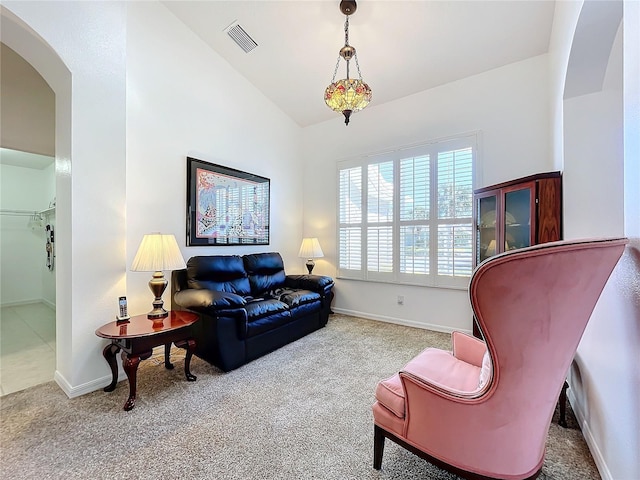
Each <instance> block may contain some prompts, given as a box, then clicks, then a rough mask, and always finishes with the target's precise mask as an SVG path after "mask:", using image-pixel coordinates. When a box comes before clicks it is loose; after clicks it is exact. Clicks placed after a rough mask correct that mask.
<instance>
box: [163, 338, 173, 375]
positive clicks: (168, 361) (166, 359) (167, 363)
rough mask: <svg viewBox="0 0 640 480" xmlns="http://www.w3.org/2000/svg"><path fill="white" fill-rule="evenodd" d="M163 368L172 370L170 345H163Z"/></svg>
mask: <svg viewBox="0 0 640 480" xmlns="http://www.w3.org/2000/svg"><path fill="white" fill-rule="evenodd" d="M164 368H166V369H167V370H173V363H171V343H165V344H164Z"/></svg>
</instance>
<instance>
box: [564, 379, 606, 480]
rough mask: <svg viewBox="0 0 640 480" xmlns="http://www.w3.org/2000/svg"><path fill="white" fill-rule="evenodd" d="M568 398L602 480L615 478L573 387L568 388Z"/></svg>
mask: <svg viewBox="0 0 640 480" xmlns="http://www.w3.org/2000/svg"><path fill="white" fill-rule="evenodd" d="M567 399H568V400H569V403H570V404H571V408H572V409H573V413H574V414H575V416H576V420H577V421H578V425H579V426H580V430H582V436H583V437H584V440H585V441H586V442H587V446H588V447H589V451H590V452H591V456H592V457H593V461H594V462H595V464H596V467H597V468H598V472H599V473H600V476H601V477H602V480H613V476H612V475H611V471H610V470H609V467H608V466H607V462H606V461H605V459H604V456H603V455H602V452H601V451H600V448H599V447H598V442H596V439H595V437H594V436H593V434H592V433H591V429H590V428H589V422H587V420H586V418H585V415H584V408H583V407H582V405H580V403H579V402H578V399H577V398H576V396H575V395H574V394H573V391H572V390H571V388H569V389H568V390H567Z"/></svg>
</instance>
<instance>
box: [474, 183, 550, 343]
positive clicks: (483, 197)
mask: <svg viewBox="0 0 640 480" xmlns="http://www.w3.org/2000/svg"><path fill="white" fill-rule="evenodd" d="M473 203H474V211H473V222H474V225H475V228H474V256H473V258H474V267H475V266H477V265H478V264H479V263H481V262H482V261H483V260H485V259H487V258H489V257H492V256H493V255H496V254H498V253H502V252H505V251H507V250H514V249H517V248H523V247H528V246H531V245H536V244H538V243H545V242H553V241H556V240H561V239H562V174H561V173H560V172H549V173H541V174H538V175H531V176H529V177H524V178H519V179H517V180H512V181H510V182H504V183H500V184H497V185H491V186H489V187H484V188H480V189H478V190H475V191H474V192H473ZM473 333H474V335H476V336H479V331H478V330H477V327H476V325H475V322H474V324H473Z"/></svg>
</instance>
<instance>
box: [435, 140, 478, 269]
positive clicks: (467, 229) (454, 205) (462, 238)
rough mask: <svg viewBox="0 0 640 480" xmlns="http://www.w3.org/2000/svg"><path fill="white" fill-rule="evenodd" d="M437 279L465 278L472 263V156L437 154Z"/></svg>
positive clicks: (454, 152) (453, 152) (467, 152)
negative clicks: (444, 277) (439, 276)
mask: <svg viewBox="0 0 640 480" xmlns="http://www.w3.org/2000/svg"><path fill="white" fill-rule="evenodd" d="M437 169H438V175H437V189H438V200H437V202H438V245H437V249H438V257H437V258H438V270H437V272H438V275H442V276H448V277H468V276H470V275H471V266H472V260H473V251H472V247H473V240H472V227H471V223H472V213H473V152H472V149H471V148H464V149H459V150H450V151H444V152H439V153H438V164H437Z"/></svg>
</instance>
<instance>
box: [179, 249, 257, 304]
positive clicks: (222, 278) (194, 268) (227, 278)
mask: <svg viewBox="0 0 640 480" xmlns="http://www.w3.org/2000/svg"><path fill="white" fill-rule="evenodd" d="M187 286H188V287H189V288H195V289H207V290H217V291H220V292H229V293H235V294H237V295H241V296H246V295H249V294H250V293H251V286H250V284H249V279H248V277H247V272H246V270H245V269H244V262H243V260H242V257H240V256H239V255H206V256H196V257H191V258H190V259H189V261H188V262H187Z"/></svg>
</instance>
